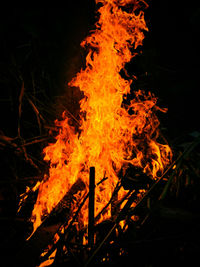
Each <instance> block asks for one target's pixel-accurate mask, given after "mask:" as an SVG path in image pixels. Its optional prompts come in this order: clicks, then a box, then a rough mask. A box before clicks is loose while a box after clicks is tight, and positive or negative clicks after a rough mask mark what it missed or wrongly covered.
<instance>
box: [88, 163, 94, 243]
mask: <svg viewBox="0 0 200 267" xmlns="http://www.w3.org/2000/svg"><path fill="white" fill-rule="evenodd" d="M89 182H90V184H89V207H88V208H89V211H88V212H89V216H88V245H89V247H90V248H93V246H94V201H95V168H94V167H90V181H89Z"/></svg>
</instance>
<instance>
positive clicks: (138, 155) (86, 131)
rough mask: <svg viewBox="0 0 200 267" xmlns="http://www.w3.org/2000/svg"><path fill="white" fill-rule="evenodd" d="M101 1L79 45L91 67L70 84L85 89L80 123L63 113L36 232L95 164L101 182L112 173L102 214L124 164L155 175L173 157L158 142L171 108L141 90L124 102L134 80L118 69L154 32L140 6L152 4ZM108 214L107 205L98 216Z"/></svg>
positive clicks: (49, 154) (99, 192) (49, 151)
mask: <svg viewBox="0 0 200 267" xmlns="http://www.w3.org/2000/svg"><path fill="white" fill-rule="evenodd" d="M96 3H100V8H99V10H98V12H99V19H98V22H97V23H96V29H95V30H94V31H93V32H92V33H91V34H90V35H89V36H88V37H87V38H86V39H85V40H84V41H83V42H82V43H81V46H83V47H87V48H88V49H89V52H88V55H87V57H86V67H85V69H82V70H81V71H80V72H79V73H78V74H77V75H76V77H75V78H74V79H73V80H72V81H71V82H70V83H69V85H70V86H72V87H73V86H74V87H79V88H80V90H81V91H83V92H84V97H83V98H82V100H81V101H80V109H81V115H80V117H81V119H80V128H79V129H78V130H76V129H75V128H74V127H73V126H71V123H70V119H69V118H67V117H66V115H65V113H63V120H62V121H56V124H57V125H58V126H59V127H60V132H59V134H58V136H57V137H56V142H55V143H54V144H50V145H49V146H47V147H46V148H45V149H44V153H45V157H44V159H45V160H47V161H49V162H50V169H49V177H48V179H45V180H44V181H43V182H42V183H41V185H40V187H39V192H38V197H37V201H36V204H35V206H34V209H33V212H32V221H33V226H34V231H35V230H36V229H37V227H38V226H39V225H40V224H41V223H42V220H43V217H44V216H45V215H47V214H49V213H50V212H51V211H52V209H53V208H54V207H55V206H56V205H57V204H58V203H59V202H60V200H61V199H62V198H63V197H64V196H65V194H66V193H67V192H68V191H69V189H70V188H71V187H72V185H73V184H74V183H75V182H76V181H78V180H79V179H80V180H82V181H83V182H84V184H85V190H88V186H89V185H88V182H89V168H90V167H91V166H95V169H96V183H98V182H99V181H100V180H101V179H102V178H103V177H105V176H106V177H108V179H107V180H106V181H104V182H103V183H102V184H101V185H100V186H98V187H97V188H96V195H95V214H98V213H99V211H100V210H101V209H102V208H103V207H104V206H105V205H106V204H107V203H108V201H109V199H110V197H111V195H112V192H113V190H114V188H115V186H116V184H117V182H118V180H119V178H118V175H119V172H120V170H121V169H122V167H125V166H127V165H128V164H131V165H133V166H137V167H140V168H142V169H143V171H144V172H145V173H147V174H148V175H149V176H151V177H152V178H154V179H156V178H157V177H158V176H159V175H160V174H162V172H163V170H164V168H165V167H166V166H167V165H168V164H169V162H170V160H171V150H170V148H169V146H168V145H163V144H160V143H158V142H157V139H158V136H159V130H158V126H159V120H158V118H157V116H156V115H155V111H156V110H160V111H163V112H165V111H166V110H165V109H160V108H158V107H157V106H156V102H157V98H156V97H155V96H154V95H152V94H151V93H148V94H146V93H144V92H143V91H141V90H139V91H138V92H135V97H134V99H133V100H131V101H130V105H127V104H124V102H123V100H124V99H126V97H127V94H129V93H130V85H131V83H132V80H130V79H124V78H122V77H121V75H120V71H121V69H124V67H125V64H126V63H127V62H129V61H130V60H131V59H132V58H133V57H134V56H135V54H136V53H135V52H134V53H132V52H131V49H130V48H132V47H134V49H136V48H137V47H138V46H139V45H142V41H143V39H144V33H143V31H144V30H146V31H147V30H148V29H147V26H146V23H145V20H144V13H143V11H138V9H139V8H140V6H141V4H143V5H144V4H145V5H147V4H146V3H145V2H144V1H140V0H96ZM127 4H128V6H129V11H128V12H127V11H126V10H125V9H126V8H125V6H126V5H127ZM130 9H131V12H130ZM123 195H124V189H120V192H119V194H118V198H121V197H122V196H123ZM110 216H111V208H108V209H107V212H106V213H105V214H104V215H103V216H102V218H101V219H100V220H103V219H105V218H108V217H110ZM87 217H88V211H87V205H85V206H84V207H83V208H82V217H81V218H79V220H80V223H81V224H83V225H87Z"/></svg>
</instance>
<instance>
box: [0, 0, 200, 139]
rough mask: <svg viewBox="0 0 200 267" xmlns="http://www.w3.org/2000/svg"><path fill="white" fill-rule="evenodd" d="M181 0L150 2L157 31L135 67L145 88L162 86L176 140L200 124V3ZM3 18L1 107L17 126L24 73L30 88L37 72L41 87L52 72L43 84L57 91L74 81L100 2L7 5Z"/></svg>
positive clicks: (158, 90)
mask: <svg viewBox="0 0 200 267" xmlns="http://www.w3.org/2000/svg"><path fill="white" fill-rule="evenodd" d="M178 2H179V1H159V0H154V1H152V3H151V1H149V5H150V7H149V8H148V10H147V11H146V21H147V25H148V27H149V32H148V33H145V35H146V38H145V41H144V45H143V47H140V49H139V51H140V52H142V53H140V55H139V56H137V57H136V58H135V59H134V62H133V63H132V64H130V66H129V71H130V72H131V73H132V74H136V76H137V77H138V80H137V82H136V87H137V89H139V88H140V87H141V88H142V89H145V90H151V91H153V92H155V94H156V96H158V98H159V102H158V104H159V105H160V106H163V107H168V109H169V111H168V113H167V115H162V114H161V123H162V127H164V128H167V132H166V134H167V135H168V136H170V138H172V139H174V138H176V136H177V135H181V134H182V133H187V132H190V131H194V130H198V114H199V96H198V91H199V71H200V66H199V58H200V57H199V55H200V52H199V47H200V45H199V42H200V41H199V40H200V38H199V33H200V7H199V5H198V3H195V2H194V1H190V3H189V4H188V3H186V2H185V3H181V4H179V3H178ZM196 2H197V1H196ZM197 5H198V6H197ZM0 20H1V22H0V31H1V37H0V38H1V39H0V87H1V90H0V97H1V114H5V113H6V114H7V116H8V118H9V121H10V122H13V125H15V123H16V120H17V118H16V113H17V112H16V111H17V109H18V103H17V102H16V101H15V98H16V99H18V94H19V89H20V87H21V82H20V78H19V77H21V76H23V80H24V82H25V87H26V90H27V91H28V90H30V93H32V90H33V89H31V87H33V85H32V78H33V75H34V79H35V80H34V82H35V83H36V87H37V86H38V87H40V86H41V82H40V80H41V79H43V78H41V76H42V75H43V76H45V77H47V76H48V82H47V83H45V85H43V87H45V88H46V89H45V90H46V94H47V95H48V96H49V97H50V98H53V97H55V96H56V95H64V94H65V93H66V92H67V90H69V89H68V87H67V86H66V84H67V82H68V81H70V79H71V78H72V77H73V76H74V75H75V74H76V72H78V71H79V70H80V68H81V67H82V66H83V65H84V58H85V55H86V52H84V51H83V50H82V49H80V46H79V44H80V42H81V40H83V39H84V37H86V36H87V35H88V33H89V31H90V30H91V29H93V28H94V26H93V25H94V22H95V21H96V14H95V3H94V1H93V0H84V1H81V3H79V4H77V2H76V1H67V4H66V5H65V7H62V8H52V7H46V8H37V9H36V8H27V7H26V8H10V9H5V8H3V9H1V15H0ZM43 76H42V77H43ZM46 80H47V79H46ZM37 82H38V84H37ZM79 97H80V96H77V98H79ZM10 99H12V104H11V102H10ZM44 101H45V100H44ZM15 102H16V103H15ZM77 102H78V101H77ZM74 105H75V106H77V105H78V104H77V103H75V104H74ZM71 110H72V111H73V108H72V107H71ZM4 118H5V117H4V116H3V118H2V119H4ZM2 119H1V120H2ZM1 125H2V130H3V132H4V133H5V134H7V135H13V136H14V135H15V134H16V133H14V131H15V130H14V128H15V129H16V127H15V126H13V127H11V126H10V125H8V123H7V122H3V120H2V123H1Z"/></svg>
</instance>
